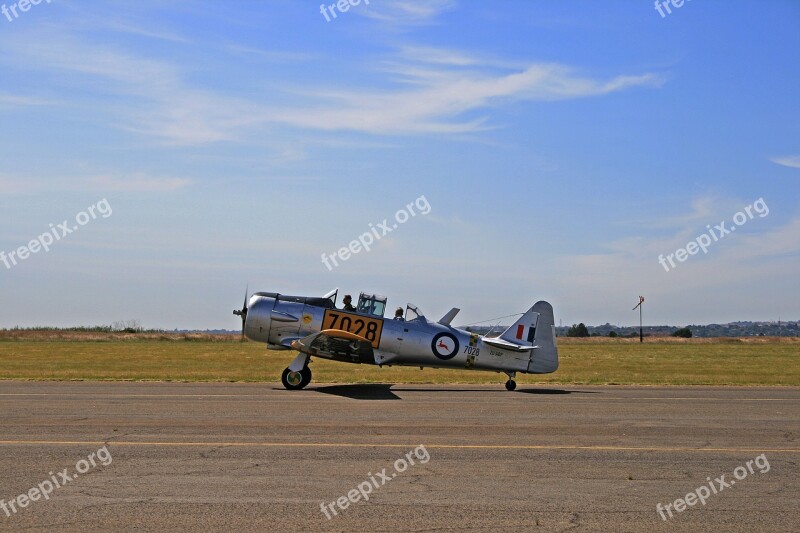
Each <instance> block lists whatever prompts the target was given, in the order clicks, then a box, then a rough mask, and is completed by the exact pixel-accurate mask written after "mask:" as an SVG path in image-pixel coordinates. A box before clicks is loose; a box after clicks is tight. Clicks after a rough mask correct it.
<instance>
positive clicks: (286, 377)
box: [281, 367, 311, 390]
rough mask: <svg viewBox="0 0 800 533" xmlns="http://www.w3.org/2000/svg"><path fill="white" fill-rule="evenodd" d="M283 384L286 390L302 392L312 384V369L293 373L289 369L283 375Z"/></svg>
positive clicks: (306, 368)
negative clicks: (301, 390)
mask: <svg viewBox="0 0 800 533" xmlns="http://www.w3.org/2000/svg"><path fill="white" fill-rule="evenodd" d="M281 383H283V386H284V387H286V390H300V389H303V388H305V386H306V385H308V384H309V383H311V369H310V368H308V367H305V368H303V370H301V371H300V372H292V371H291V370H289V369H288V368H287V369H285V370H284V371H283V374H281Z"/></svg>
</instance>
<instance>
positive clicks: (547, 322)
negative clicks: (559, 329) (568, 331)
mask: <svg viewBox="0 0 800 533" xmlns="http://www.w3.org/2000/svg"><path fill="white" fill-rule="evenodd" d="M532 312H533V313H537V314H538V321H537V324H536V330H535V333H534V334H533V335H534V342H535V346H536V348H534V350H533V353H531V360H530V362H529V363H528V373H530V374H549V373H550V372H555V371H556V370H557V369H558V347H557V346H556V324H555V319H554V318H553V306H552V305H550V304H549V303H547V302H543V301H541V302H536V303H535V304H534V305H533V307H531V310H530V311H528V313H525V315H528V314H529V313H532ZM523 318H524V317H523Z"/></svg>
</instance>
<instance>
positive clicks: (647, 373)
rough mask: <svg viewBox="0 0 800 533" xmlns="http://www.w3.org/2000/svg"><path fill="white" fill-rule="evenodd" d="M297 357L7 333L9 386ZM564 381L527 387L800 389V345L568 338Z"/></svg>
mask: <svg viewBox="0 0 800 533" xmlns="http://www.w3.org/2000/svg"><path fill="white" fill-rule="evenodd" d="M294 356H295V352H279V351H270V350H265V348H264V346H263V345H261V344H257V343H254V342H244V343H241V342H238V337H235V336H229V337H224V336H210V335H177V334H148V335H125V334H94V333H92V334H87V333H83V334H70V333H69V332H55V333H41V332H39V333H37V332H0V379H15V380H154V381H251V382H275V383H277V382H279V381H280V373H281V371H282V370H283V369H284V368H285V367H286V366H287V365H288V364H289V362H290V361H291V360H292V359H293V358H294ZM559 356H560V361H561V366H560V368H559V370H558V371H557V372H555V373H554V374H548V375H541V376H527V375H519V376H518V379H517V381H518V382H519V383H521V384H524V383H528V384H530V383H557V384H620V385H629V384H641V385H793V386H798V385H800V339H797V338H784V339H780V342H778V339H774V338H772V339H770V338H763V337H756V338H747V339H688V340H687V339H673V338H655V339H646V342H645V343H644V344H639V342H638V339H637V340H635V341H634V340H630V339H607V338H590V339H559ZM311 369H312V371H313V373H314V381H315V382H320V383H497V384H498V385H500V384H501V383H503V382H504V381H505V376H503V375H499V374H496V373H491V372H481V371H457V370H433V369H425V370H422V371H421V370H419V369H418V368H401V367H394V368H382V369H381V368H378V367H373V366H366V365H349V364H343V363H332V362H328V361H323V360H315V361H314V362H313V363H312V365H311Z"/></svg>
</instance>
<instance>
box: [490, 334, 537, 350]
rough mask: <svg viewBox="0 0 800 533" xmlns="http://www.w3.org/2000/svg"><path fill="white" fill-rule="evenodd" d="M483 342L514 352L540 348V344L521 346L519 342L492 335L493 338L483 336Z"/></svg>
mask: <svg viewBox="0 0 800 533" xmlns="http://www.w3.org/2000/svg"><path fill="white" fill-rule="evenodd" d="M483 343H484V344H488V345H489V346H494V347H495V348H501V349H503V350H511V351H514V352H528V351H530V350H533V349H534V348H538V346H521V345H519V344H514V343H513V342H508V341H504V340H502V339H499V338H496V337H491V338H488V339H487V338H486V337H484V338H483Z"/></svg>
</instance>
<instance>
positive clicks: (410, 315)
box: [406, 304, 428, 322]
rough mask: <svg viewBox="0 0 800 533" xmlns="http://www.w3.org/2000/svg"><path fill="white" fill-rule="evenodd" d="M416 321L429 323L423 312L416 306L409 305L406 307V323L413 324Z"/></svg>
mask: <svg viewBox="0 0 800 533" xmlns="http://www.w3.org/2000/svg"><path fill="white" fill-rule="evenodd" d="M415 320H419V321H421V322H427V321H428V319H426V318H425V315H423V314H422V311H420V310H419V308H418V307H417V306H416V305H414V304H408V306H406V322H413V321H415Z"/></svg>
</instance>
